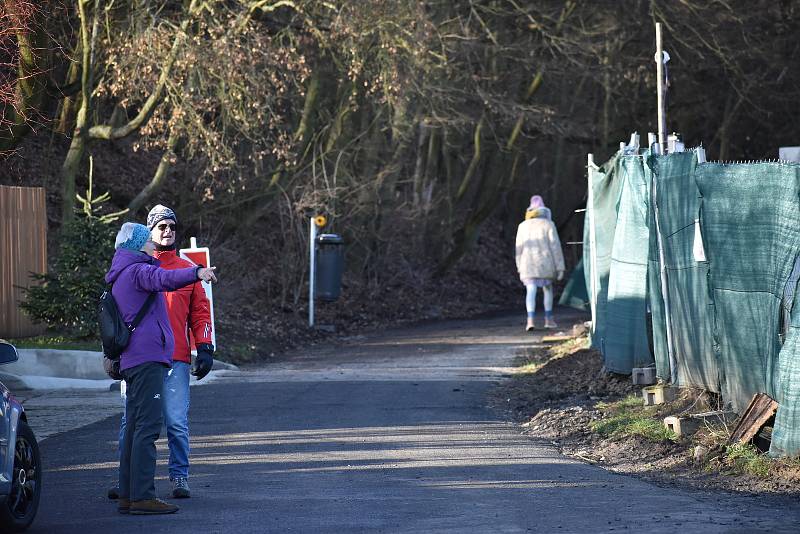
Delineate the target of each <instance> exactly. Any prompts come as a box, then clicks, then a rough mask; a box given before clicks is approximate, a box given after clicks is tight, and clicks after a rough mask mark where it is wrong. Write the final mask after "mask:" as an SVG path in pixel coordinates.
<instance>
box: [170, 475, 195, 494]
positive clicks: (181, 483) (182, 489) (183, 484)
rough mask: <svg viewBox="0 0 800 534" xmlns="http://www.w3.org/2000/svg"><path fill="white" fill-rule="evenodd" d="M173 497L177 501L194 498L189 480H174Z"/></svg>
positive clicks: (179, 478)
mask: <svg viewBox="0 0 800 534" xmlns="http://www.w3.org/2000/svg"><path fill="white" fill-rule="evenodd" d="M172 496H173V497H174V498H176V499H188V498H189V497H191V496H192V492H191V491H189V479H186V478H182V477H178V478H173V479H172Z"/></svg>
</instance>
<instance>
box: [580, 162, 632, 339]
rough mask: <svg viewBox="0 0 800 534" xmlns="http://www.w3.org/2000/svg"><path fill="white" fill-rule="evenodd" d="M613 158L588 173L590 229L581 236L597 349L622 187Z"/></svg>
mask: <svg viewBox="0 0 800 534" xmlns="http://www.w3.org/2000/svg"><path fill="white" fill-rule="evenodd" d="M617 160H618V158H617V157H616V156H614V157H613V158H611V159H610V160H609V161H607V162H606V163H605V164H603V166H601V167H600V168H599V169H596V170H594V171H591V172H590V178H591V187H592V190H591V192H590V195H589V196H590V199H591V201H590V202H588V203H587V205H586V224H588V225H589V226H590V228H589V229H588V230H587V233H588V234H589V235H588V236H585V238H584V243H585V246H584V249H583V250H584V255H583V265H584V269H586V287H587V289H588V290H589V296H590V300H593V301H594V314H593V320H594V325H593V332H592V347H594V348H597V349H600V348H601V340H602V339H603V332H604V330H605V325H606V299H607V296H608V274H609V269H610V267H611V249H612V247H613V246H614V232H615V230H616V228H617V205H618V203H619V196H620V191H621V190H622V187H621V186H622V181H621V180H620V179H619V176H618V172H617ZM592 228H593V231H592ZM586 237H589V239H586Z"/></svg>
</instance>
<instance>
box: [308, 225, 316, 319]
mask: <svg viewBox="0 0 800 534" xmlns="http://www.w3.org/2000/svg"><path fill="white" fill-rule="evenodd" d="M315 219H316V218H315V217H311V218H310V219H309V220H308V326H309V328H314V292H315V290H316V287H315V286H316V283H317V279H316V278H317V251H316V247H315V246H314V245H315V244H316V241H317V223H316V220H315Z"/></svg>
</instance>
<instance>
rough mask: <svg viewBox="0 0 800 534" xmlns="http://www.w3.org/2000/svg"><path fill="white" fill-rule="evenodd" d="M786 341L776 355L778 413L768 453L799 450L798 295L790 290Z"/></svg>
mask: <svg viewBox="0 0 800 534" xmlns="http://www.w3.org/2000/svg"><path fill="white" fill-rule="evenodd" d="M794 295H795V299H794V303H793V304H794V307H793V308H792V314H791V322H790V323H789V329H788V332H787V333H786V342H785V343H784V344H783V347H782V348H781V352H780V354H779V356H778V367H779V375H778V380H779V387H778V396H777V398H776V400H777V401H778V413H777V414H776V416H775V425H774V426H773V428H772V443H771V444H770V448H769V452H770V454H771V455H772V456H797V455H798V454H800V298H797V293H796V292H795V293H794Z"/></svg>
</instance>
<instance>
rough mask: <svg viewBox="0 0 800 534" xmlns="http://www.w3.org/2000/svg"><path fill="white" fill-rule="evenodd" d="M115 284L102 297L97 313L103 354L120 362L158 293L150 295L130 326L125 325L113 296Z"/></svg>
mask: <svg viewBox="0 0 800 534" xmlns="http://www.w3.org/2000/svg"><path fill="white" fill-rule="evenodd" d="M112 287H113V284H111V285H109V286H108V287H107V288H106V290H105V291H103V294H102V295H100V306H99V307H98V312H97V321H98V323H99V325H100V339H101V341H102V342H103V354H105V356H106V358H108V359H109V360H119V357H120V355H122V351H123V350H125V347H127V346H128V343H129V342H130V339H131V334H132V333H133V331H134V330H136V327H137V326H139V323H140V322H141V321H142V319H143V318H144V316H145V314H146V313H147V310H148V308H150V305H151V304H152V303H153V300H155V298H156V295H157V293H150V294H149V295H148V296H147V300H145V301H144V304H142V307H141V309H140V310H139V313H137V314H136V317H135V318H134V319H133V322H132V323H131V324H130V325H127V324H125V321H124V320H123V319H122V314H120V313H119V308H118V307H117V301H116V300H114V295H112V294H111V288H112Z"/></svg>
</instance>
